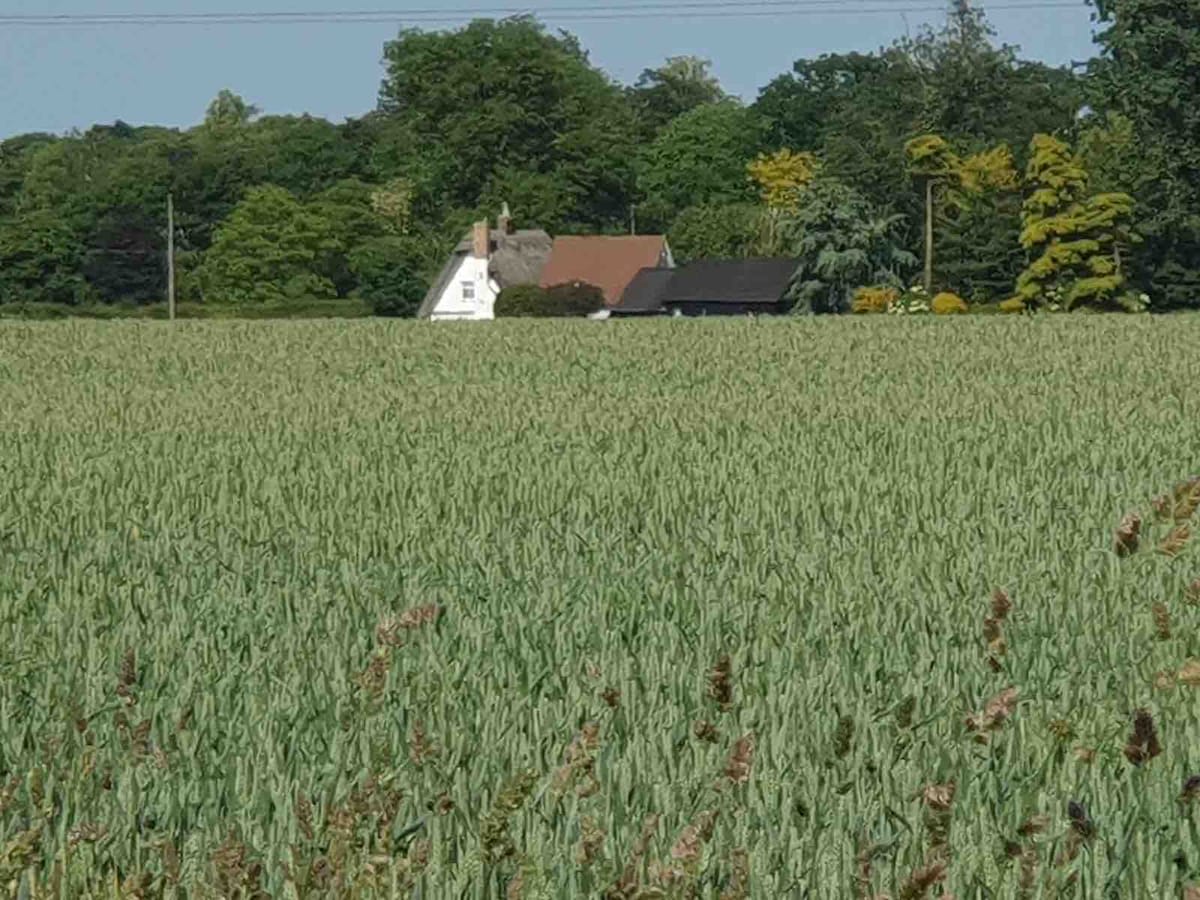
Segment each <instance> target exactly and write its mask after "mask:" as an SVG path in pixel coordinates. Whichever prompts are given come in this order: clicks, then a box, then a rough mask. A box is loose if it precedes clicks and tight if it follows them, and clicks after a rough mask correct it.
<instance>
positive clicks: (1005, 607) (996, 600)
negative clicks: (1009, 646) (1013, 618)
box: [992, 588, 1012, 622]
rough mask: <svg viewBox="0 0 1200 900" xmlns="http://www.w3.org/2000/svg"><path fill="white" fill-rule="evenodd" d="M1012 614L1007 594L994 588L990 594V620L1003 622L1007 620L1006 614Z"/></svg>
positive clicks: (1010, 602) (1010, 601)
mask: <svg viewBox="0 0 1200 900" xmlns="http://www.w3.org/2000/svg"><path fill="white" fill-rule="evenodd" d="M1010 612H1012V600H1010V599H1009V597H1008V594H1007V593H1005V592H1004V590H1003V589H1001V588H996V591H995V593H993V594H992V618H993V619H995V620H996V621H997V622H1003V621H1004V620H1005V619H1007V618H1008V614H1009V613H1010Z"/></svg>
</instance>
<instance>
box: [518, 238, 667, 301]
mask: <svg viewBox="0 0 1200 900" xmlns="http://www.w3.org/2000/svg"><path fill="white" fill-rule="evenodd" d="M669 262H670V250H669V249H668V248H667V239H666V238H665V237H663V236H662V235H643V236H625V237H606V236H593V235H589V236H581V237H560V238H555V240H554V249H553V250H552V251H551V252H550V259H549V260H548V261H547V262H546V267H545V268H544V269H543V270H542V276H541V280H540V283H541V285H542V287H554V286H555V285H559V284H577V283H582V284H590V285H593V286H595V287H598V288H600V290H601V291H603V292H604V302H605V303H606V304H607V305H608V306H610V307H611V306H615V305H617V304H618V303H619V302H620V301H621V295H622V294H624V293H625V289H626V288H627V287H628V286H629V283H630V282H631V281H633V279H634V276H636V275H637V274H638V272H639V271H641V270H642V269H645V268H653V267H656V266H660V265H663V264H668V263H669Z"/></svg>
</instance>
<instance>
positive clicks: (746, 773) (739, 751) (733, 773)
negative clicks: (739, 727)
mask: <svg viewBox="0 0 1200 900" xmlns="http://www.w3.org/2000/svg"><path fill="white" fill-rule="evenodd" d="M753 765H754V735H753V734H744V735H742V736H741V737H740V738H738V739H737V742H736V743H735V744H734V745H733V751H732V752H731V753H730V754H729V761H728V762H726V764H725V777H726V778H728V779H729V780H730V781H731V782H733V783H734V784H745V783H746V782H747V781H749V780H750V770H751V768H752V767H753Z"/></svg>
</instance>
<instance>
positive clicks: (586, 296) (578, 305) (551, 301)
mask: <svg viewBox="0 0 1200 900" xmlns="http://www.w3.org/2000/svg"><path fill="white" fill-rule="evenodd" d="M603 306H604V293H603V291H601V290H600V288H598V287H595V286H593V285H590V284H559V285H555V286H554V287H551V288H541V287H538V286H537V285H536V284H519V285H515V286H513V287H509V288H505V289H504V290H503V291H501V292H500V296H499V297H497V298H496V317H497V318H515V317H526V318H530V317H536V318H570V317H575V316H586V315H588V314H589V313H593V312H595V311H596V310H598V309H601V308H603Z"/></svg>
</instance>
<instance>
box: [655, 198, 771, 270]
mask: <svg viewBox="0 0 1200 900" xmlns="http://www.w3.org/2000/svg"><path fill="white" fill-rule="evenodd" d="M765 216H766V210H765V209H764V208H763V207H761V206H759V205H758V204H756V203H733V204H724V205H709V206H690V207H688V208H687V209H685V210H684V211H683V212H681V213H680V214H679V215H678V216H677V217H676V218H675V221H674V223H672V225H671V227H670V229H669V230H668V232H667V236H668V238H669V239H670V242H671V252H672V253H673V254H674V256H675V260H676V261H677V262H679V263H687V262H691V261H692V260H694V259H744V258H746V257H751V256H758V255H760V252H761V250H760V246H761V241H760V238H761V236H762V231H763V220H764V218H765Z"/></svg>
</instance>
